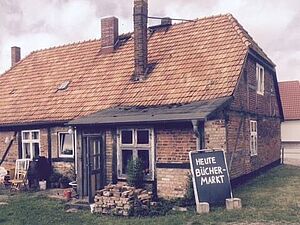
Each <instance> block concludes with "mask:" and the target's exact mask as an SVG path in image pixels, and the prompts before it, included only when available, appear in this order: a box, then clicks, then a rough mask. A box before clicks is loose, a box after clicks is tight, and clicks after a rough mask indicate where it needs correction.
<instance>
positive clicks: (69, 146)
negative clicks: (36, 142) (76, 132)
mask: <svg viewBox="0 0 300 225" xmlns="http://www.w3.org/2000/svg"><path fill="white" fill-rule="evenodd" d="M58 152H59V157H62V158H73V157H74V138H73V135H72V134H69V133H67V132H59V133H58Z"/></svg>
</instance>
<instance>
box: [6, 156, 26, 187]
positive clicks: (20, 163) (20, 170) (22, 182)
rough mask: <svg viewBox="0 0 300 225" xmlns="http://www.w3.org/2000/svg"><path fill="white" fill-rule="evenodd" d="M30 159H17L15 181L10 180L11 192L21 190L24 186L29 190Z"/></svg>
mask: <svg viewBox="0 0 300 225" xmlns="http://www.w3.org/2000/svg"><path fill="white" fill-rule="evenodd" d="M29 162H30V159H17V160H16V169H15V176H14V179H12V180H10V182H11V188H10V190H11V191H13V190H17V191H18V190H21V188H22V186H24V188H25V189H27V172H28V168H29Z"/></svg>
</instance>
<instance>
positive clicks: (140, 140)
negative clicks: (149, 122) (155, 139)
mask: <svg viewBox="0 0 300 225" xmlns="http://www.w3.org/2000/svg"><path fill="white" fill-rule="evenodd" d="M137 144H149V131H148V130H137Z"/></svg>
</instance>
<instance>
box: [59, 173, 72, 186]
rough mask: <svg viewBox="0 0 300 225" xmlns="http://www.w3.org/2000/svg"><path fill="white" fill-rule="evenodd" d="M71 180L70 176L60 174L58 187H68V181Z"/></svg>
mask: <svg viewBox="0 0 300 225" xmlns="http://www.w3.org/2000/svg"><path fill="white" fill-rule="evenodd" d="M70 182H71V180H70V178H69V177H67V176H65V175H62V176H61V178H60V179H59V185H60V188H67V187H69V183H70Z"/></svg>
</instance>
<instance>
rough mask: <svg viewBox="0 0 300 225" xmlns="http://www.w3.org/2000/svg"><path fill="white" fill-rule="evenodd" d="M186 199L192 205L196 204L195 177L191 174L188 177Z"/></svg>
mask: <svg viewBox="0 0 300 225" xmlns="http://www.w3.org/2000/svg"><path fill="white" fill-rule="evenodd" d="M184 199H186V200H187V202H189V203H190V204H191V205H194V204H196V203H195V194H194V187H193V177H192V174H191V173H189V174H188V176H187V187H186V193H185V196H184Z"/></svg>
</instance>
